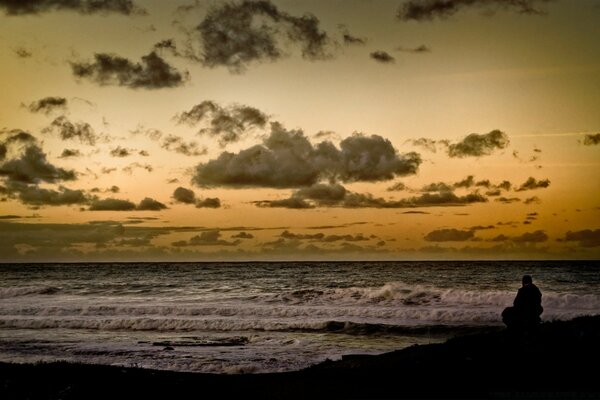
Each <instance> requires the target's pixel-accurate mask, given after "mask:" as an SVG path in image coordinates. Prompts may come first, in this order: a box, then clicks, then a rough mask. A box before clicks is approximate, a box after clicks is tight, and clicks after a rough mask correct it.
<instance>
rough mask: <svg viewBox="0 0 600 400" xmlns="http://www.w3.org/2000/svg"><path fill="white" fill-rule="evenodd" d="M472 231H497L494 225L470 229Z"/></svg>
mask: <svg viewBox="0 0 600 400" xmlns="http://www.w3.org/2000/svg"><path fill="white" fill-rule="evenodd" d="M469 229H470V230H472V231H484V230H488V229H496V227H495V226H494V225H476V226H472V227H470V228H469Z"/></svg>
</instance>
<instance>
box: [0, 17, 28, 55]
mask: <svg viewBox="0 0 600 400" xmlns="http://www.w3.org/2000/svg"><path fill="white" fill-rule="evenodd" d="M0 7H1V6H0ZM13 51H14V52H15V54H16V55H17V57H19V58H29V57H31V56H33V53H32V52H31V51H29V50H27V49H26V48H24V47H17V48H15V49H13Z"/></svg>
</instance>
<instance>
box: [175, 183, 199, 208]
mask: <svg viewBox="0 0 600 400" xmlns="http://www.w3.org/2000/svg"><path fill="white" fill-rule="evenodd" d="M173 198H174V199H175V201H178V202H180V203H185V204H194V203H195V202H196V194H195V193H194V191H193V190H190V189H186V188H184V187H181V186H179V187H178V188H177V189H175V191H174V192H173Z"/></svg>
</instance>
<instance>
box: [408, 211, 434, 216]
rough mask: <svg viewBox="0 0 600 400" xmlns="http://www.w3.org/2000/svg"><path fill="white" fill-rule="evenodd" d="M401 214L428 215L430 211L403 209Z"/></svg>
mask: <svg viewBox="0 0 600 400" xmlns="http://www.w3.org/2000/svg"><path fill="white" fill-rule="evenodd" d="M402 214H425V215H430V214H431V213H428V212H425V211H404V212H403V213H402Z"/></svg>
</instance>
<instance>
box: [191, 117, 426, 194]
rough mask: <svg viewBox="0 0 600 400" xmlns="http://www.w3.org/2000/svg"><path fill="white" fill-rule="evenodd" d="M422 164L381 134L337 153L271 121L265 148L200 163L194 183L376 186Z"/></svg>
mask: <svg viewBox="0 0 600 400" xmlns="http://www.w3.org/2000/svg"><path fill="white" fill-rule="evenodd" d="M420 164H421V158H420V156H419V154H417V153H407V154H398V153H397V152H396V150H395V149H394V147H393V146H392V144H391V143H390V141H389V140H387V139H384V138H382V137H381V136H377V135H371V136H365V135H362V134H354V135H353V136H351V137H348V138H346V139H344V140H342V141H341V143H340V148H339V149H338V148H336V147H335V145H333V143H331V142H329V141H323V142H320V143H318V144H316V145H313V144H311V143H310V142H309V141H308V139H307V138H306V136H305V135H304V133H303V132H302V131H301V130H294V131H286V130H285V129H284V128H283V127H282V126H281V125H280V124H278V123H272V124H271V134H270V136H269V137H267V138H266V139H265V140H264V142H263V144H262V145H255V146H252V147H250V148H248V149H244V150H241V151H240V152H239V153H237V154H234V153H230V152H223V153H221V155H220V156H219V157H218V158H216V159H213V160H210V161H208V162H207V163H202V164H199V165H198V166H197V167H196V171H195V172H196V173H195V175H194V177H193V179H192V180H193V182H194V183H195V184H196V185H198V186H226V187H244V186H246V187H272V188H289V187H302V186H311V185H313V184H315V183H317V182H319V181H320V180H323V179H340V180H342V181H344V182H358V181H362V182H376V181H383V180H390V179H393V178H394V177H396V176H405V175H411V174H414V173H416V171H417V170H418V167H419V165H420Z"/></svg>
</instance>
